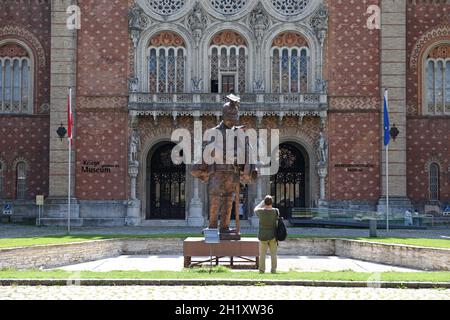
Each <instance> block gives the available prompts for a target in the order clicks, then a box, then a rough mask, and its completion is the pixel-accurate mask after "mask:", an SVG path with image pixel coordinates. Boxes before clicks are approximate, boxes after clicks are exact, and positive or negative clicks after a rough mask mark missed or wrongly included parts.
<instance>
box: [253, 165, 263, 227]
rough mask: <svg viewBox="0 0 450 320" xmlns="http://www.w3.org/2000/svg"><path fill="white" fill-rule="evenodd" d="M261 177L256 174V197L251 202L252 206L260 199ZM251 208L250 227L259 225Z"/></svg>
mask: <svg viewBox="0 0 450 320" xmlns="http://www.w3.org/2000/svg"><path fill="white" fill-rule="evenodd" d="M261 180H262V177H261V175H259V174H258V179H257V180H256V198H255V201H254V204H253V208H254V207H256V206H257V205H258V204H259V203H260V202H261V201H262V185H261V184H262V181H261ZM253 208H250V209H251V211H252V217H251V218H250V223H251V225H252V227H255V228H258V227H259V218H258V217H257V216H256V214H255V213H254V212H253Z"/></svg>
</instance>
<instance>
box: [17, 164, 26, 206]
mask: <svg viewBox="0 0 450 320" xmlns="http://www.w3.org/2000/svg"><path fill="white" fill-rule="evenodd" d="M26 190H27V167H26V163H25V162H23V161H21V162H18V163H17V165H16V198H17V199H25V197H26Z"/></svg>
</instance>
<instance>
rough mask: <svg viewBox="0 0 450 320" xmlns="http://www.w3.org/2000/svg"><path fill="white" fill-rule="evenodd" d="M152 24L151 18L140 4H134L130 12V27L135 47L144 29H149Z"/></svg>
mask: <svg viewBox="0 0 450 320" xmlns="http://www.w3.org/2000/svg"><path fill="white" fill-rule="evenodd" d="M150 24H151V20H150V18H149V17H148V16H147V15H146V14H145V13H144V10H142V8H141V7H140V6H139V5H137V4H134V5H133V6H132V7H131V8H130V11H129V12H128V28H129V30H130V35H131V40H132V41H133V45H134V47H135V48H136V47H137V44H138V41H139V37H140V35H141V32H142V30H145V29H147V28H148V27H149V26H150Z"/></svg>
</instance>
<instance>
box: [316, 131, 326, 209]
mask: <svg viewBox="0 0 450 320" xmlns="http://www.w3.org/2000/svg"><path fill="white" fill-rule="evenodd" d="M319 155H320V157H319V162H318V163H317V174H318V175H319V186H320V194H319V203H318V207H319V208H324V207H325V208H326V207H327V206H328V203H327V201H326V193H325V178H326V177H327V175H328V144H327V141H326V140H325V136H324V133H323V131H322V132H320V137H319Z"/></svg>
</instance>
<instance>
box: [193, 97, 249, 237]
mask: <svg viewBox="0 0 450 320" xmlns="http://www.w3.org/2000/svg"><path fill="white" fill-rule="evenodd" d="M227 98H228V100H229V101H228V102H226V103H225V104H224V106H223V120H222V122H221V123H220V124H219V125H218V126H216V127H215V128H213V129H216V130H218V131H220V132H221V134H222V137H223V141H215V142H214V145H215V148H216V149H215V150H218V149H220V150H223V154H222V155H221V156H220V157H221V158H222V157H223V164H219V163H213V164H209V165H208V164H206V163H205V162H203V163H202V164H196V165H194V166H193V169H192V171H191V174H192V175H193V176H194V177H197V178H199V179H200V181H202V182H203V183H207V184H208V195H209V228H211V229H216V228H218V217H219V215H220V230H219V232H220V238H221V239H224V240H239V239H240V235H239V210H238V208H239V192H240V183H244V184H249V183H254V182H255V181H256V178H257V171H256V169H255V166H254V165H251V164H249V163H248V162H249V159H248V157H247V159H246V163H245V164H238V163H237V160H236V152H238V150H239V149H237V148H235V153H234V155H232V156H234V157H233V158H234V159H233V162H234V163H233V164H230V163H227V161H226V135H227V134H226V131H227V130H237V129H243V127H237V125H238V124H239V100H240V99H239V97H237V96H235V95H232V94H231V95H229V96H227ZM248 148H249V145H248V144H246V145H245V147H244V149H245V151H244V152H247V150H248ZM233 195H236V196H235V199H236V207H235V210H236V212H237V214H236V227H237V230H233V229H230V220H231V211H232V206H233Z"/></svg>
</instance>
